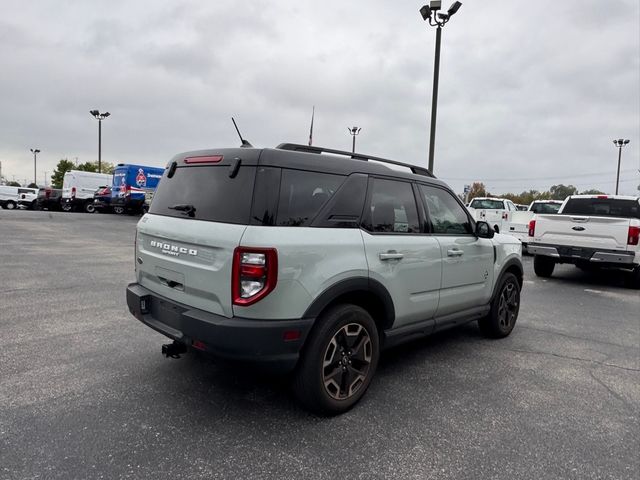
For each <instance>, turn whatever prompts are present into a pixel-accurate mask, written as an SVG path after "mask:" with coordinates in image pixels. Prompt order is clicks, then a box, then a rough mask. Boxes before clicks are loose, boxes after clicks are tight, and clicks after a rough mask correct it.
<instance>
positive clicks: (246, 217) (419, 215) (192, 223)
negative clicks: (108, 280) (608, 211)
mask: <svg viewBox="0 0 640 480" xmlns="http://www.w3.org/2000/svg"><path fill="white" fill-rule="evenodd" d="M389 165H390V166H391V167H394V168H390V167H389ZM398 169H402V170H403V171H399V170H398ZM134 255H135V262H134V264H135V272H136V273H135V274H136V282H135V283H132V284H130V285H129V286H128V288H127V304H128V307H129V310H130V311H131V313H132V314H133V315H134V316H135V317H136V318H137V319H138V320H140V321H141V322H143V323H144V324H146V325H147V326H149V327H151V328H152V329H154V330H156V331H158V332H160V333H162V334H163V335H165V336H167V337H169V338H170V339H173V340H174V342H173V343H171V344H167V345H164V346H163V353H164V354H165V355H167V356H173V357H175V356H179V355H180V354H181V353H184V352H185V351H187V350H188V349H196V350H200V351H203V352H206V353H208V354H211V355H216V356H220V357H226V358H228V359H231V360H233V361H247V360H248V361H253V362H258V363H262V364H263V365H269V366H270V367H271V368H277V369H279V370H280V371H292V372H293V385H294V390H295V392H296V394H297V396H298V398H299V399H300V401H301V402H302V403H303V404H304V405H305V406H306V407H307V408H309V409H311V410H312V411H315V412H319V413H323V414H336V413H340V412H344V411H346V410H348V409H349V408H350V407H352V406H353V405H354V404H355V403H356V402H357V401H358V400H359V399H360V398H361V397H362V395H363V394H364V393H365V391H366V390H367V388H368V386H369V384H370V382H371V379H372V377H373V375H374V372H375V370H376V366H377V363H378V359H379V356H380V352H381V350H382V349H383V348H387V347H390V346H393V345H398V344H400V343H402V342H404V341H408V340H411V339H415V338H419V337H421V336H425V335H429V334H431V333H433V332H436V331H440V330H444V329H447V328H450V327H453V326H456V325H460V324H463V323H465V322H470V321H474V320H477V321H478V323H479V326H480V329H481V331H482V332H483V333H484V334H486V335H488V336H490V337H505V336H507V335H509V334H510V333H511V331H512V329H513V327H514V325H515V322H516V319H517V316H518V310H519V306H520V289H521V286H522V276H523V269H522V262H521V246H520V242H519V241H518V240H516V239H514V238H513V237H510V236H507V235H498V234H495V232H494V231H493V230H492V229H491V227H490V226H489V225H488V224H487V223H486V222H476V221H475V220H473V218H472V217H471V215H470V213H469V212H468V211H467V210H466V209H465V207H464V205H463V204H462V203H461V202H460V200H459V199H458V197H457V196H456V195H455V193H453V191H452V190H451V189H450V188H449V187H448V186H447V185H446V184H445V183H444V182H442V181H440V180H437V179H436V178H434V177H433V176H432V175H431V174H430V173H429V171H428V170H426V169H424V168H421V167H416V166H412V165H407V164H402V163H399V162H394V161H392V160H386V159H381V158H377V157H371V156H365V155H361V154H354V153H352V152H343V151H338V150H331V149H326V148H320V147H310V146H306V145H295V144H282V145H280V146H278V147H276V148H275V149H267V148H265V149H255V148H229V149H215V150H204V151H195V152H189V153H185V154H179V155H176V156H175V157H173V159H172V160H171V161H170V162H169V165H168V166H167V169H166V172H165V174H164V175H163V177H162V180H161V181H160V185H159V186H158V189H157V191H156V194H155V196H154V199H153V202H152V203H151V207H150V210H149V213H148V214H146V215H144V216H143V217H142V219H141V220H140V221H139V222H138V226H137V231H136V245H135V248H134Z"/></svg>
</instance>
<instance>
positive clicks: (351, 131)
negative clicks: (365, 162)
mask: <svg viewBox="0 0 640 480" xmlns="http://www.w3.org/2000/svg"><path fill="white" fill-rule="evenodd" d="M347 130H349V134H350V135H351V136H352V137H353V144H352V146H351V152H352V153H356V135H360V130H362V128H359V127H351V128H349V127H347Z"/></svg>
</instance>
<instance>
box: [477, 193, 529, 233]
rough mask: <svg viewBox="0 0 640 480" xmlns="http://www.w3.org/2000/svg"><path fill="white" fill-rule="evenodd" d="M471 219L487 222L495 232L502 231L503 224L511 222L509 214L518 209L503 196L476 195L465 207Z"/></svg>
mask: <svg viewBox="0 0 640 480" xmlns="http://www.w3.org/2000/svg"><path fill="white" fill-rule="evenodd" d="M467 210H469V213H471V215H472V216H473V219H474V220H476V221H478V222H480V221H482V222H487V223H488V224H489V225H490V226H491V227H492V228H493V229H494V230H495V231H496V233H500V232H503V233H506V232H504V225H505V224H506V223H509V222H511V216H512V215H513V214H514V213H515V212H517V211H518V209H517V208H516V206H515V204H514V203H513V202H512V201H511V200H507V199H505V198H492V197H476V198H474V199H473V200H471V203H470V204H469V206H468V207H467Z"/></svg>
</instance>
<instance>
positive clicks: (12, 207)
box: [4, 200, 16, 210]
mask: <svg viewBox="0 0 640 480" xmlns="http://www.w3.org/2000/svg"><path fill="white" fill-rule="evenodd" d="M4 208H6V209H7V210H15V209H16V204H15V203H14V202H12V201H11V200H9V201H8V202H7V203H6V204H5V206H4Z"/></svg>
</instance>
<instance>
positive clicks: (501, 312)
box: [498, 282, 520, 329]
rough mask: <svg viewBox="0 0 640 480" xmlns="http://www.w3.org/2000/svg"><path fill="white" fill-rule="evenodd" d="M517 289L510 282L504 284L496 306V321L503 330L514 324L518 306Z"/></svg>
mask: <svg viewBox="0 0 640 480" xmlns="http://www.w3.org/2000/svg"><path fill="white" fill-rule="evenodd" d="M519 300H520V299H519V298H518V289H517V288H516V286H515V285H514V284H513V283H512V282H508V283H506V284H505V286H504V288H503V289H502V292H501V293H500V302H499V304H498V321H499V323H500V326H501V327H502V328H504V329H506V328H509V327H510V326H511V325H513V324H514V323H515V320H516V316H517V314H518V306H519V303H520V302H519Z"/></svg>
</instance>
